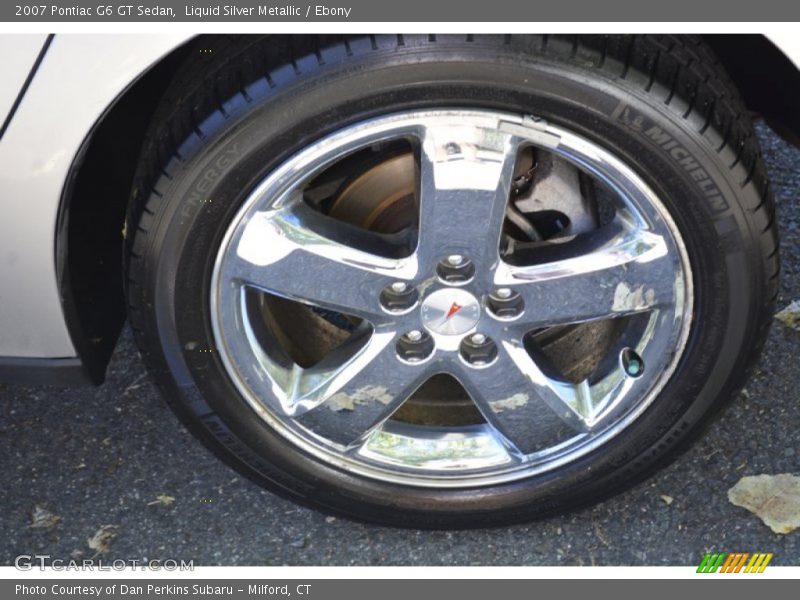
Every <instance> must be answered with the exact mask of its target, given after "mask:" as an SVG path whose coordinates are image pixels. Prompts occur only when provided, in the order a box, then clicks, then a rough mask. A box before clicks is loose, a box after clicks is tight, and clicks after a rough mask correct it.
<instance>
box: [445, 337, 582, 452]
mask: <svg viewBox="0 0 800 600" xmlns="http://www.w3.org/2000/svg"><path fill="white" fill-rule="evenodd" d="M459 379H460V380H461V382H462V384H463V385H464V387H465V388H466V390H467V392H468V393H469V395H470V396H471V397H472V399H473V401H474V402H475V403H476V404H477V406H478V408H479V409H480V410H481V412H482V413H483V415H484V418H485V419H486V420H487V422H488V423H489V424H490V425H491V426H493V427H494V428H495V429H497V430H498V431H499V432H500V433H501V434H502V435H503V436H504V437H505V438H506V439H507V440H508V441H509V443H510V445H511V446H512V447H513V448H515V449H516V450H517V452H518V453H521V454H530V453H532V452H536V451H537V450H542V449H544V448H547V447H550V446H554V445H556V444H558V443H560V442H562V441H564V440H566V439H567V438H569V437H572V436H574V435H575V434H576V433H579V432H582V431H585V430H586V425H585V422H584V421H583V419H581V418H580V413H579V412H578V411H576V410H575V408H573V403H572V402H571V400H572V397H573V396H574V391H573V390H572V389H571V388H572V386H570V385H569V384H562V383H561V382H557V381H555V380H552V379H550V378H549V377H547V376H546V375H545V374H544V373H543V372H542V371H541V370H540V369H539V367H538V366H537V365H536V363H535V362H534V361H533V360H532V359H531V357H530V356H529V355H528V353H527V352H526V350H525V348H523V347H522V345H521V344H518V343H511V342H503V344H502V345H501V348H500V352H499V355H498V357H497V360H496V361H495V362H494V363H492V364H491V365H489V366H488V367H485V368H482V369H467V368H463V369H462V370H461V372H460V375H459ZM578 408H579V407H578Z"/></svg>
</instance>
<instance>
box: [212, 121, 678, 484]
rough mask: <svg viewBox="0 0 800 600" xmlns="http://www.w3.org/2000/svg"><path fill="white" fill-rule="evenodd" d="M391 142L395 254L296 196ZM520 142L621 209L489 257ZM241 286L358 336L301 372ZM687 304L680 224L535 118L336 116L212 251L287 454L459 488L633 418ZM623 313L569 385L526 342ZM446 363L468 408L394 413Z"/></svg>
mask: <svg viewBox="0 0 800 600" xmlns="http://www.w3.org/2000/svg"><path fill="white" fill-rule="evenodd" d="M392 140H405V141H407V142H408V143H409V144H410V146H411V147H412V148H413V149H414V154H415V157H416V159H415V160H416V163H415V164H416V166H415V172H416V203H417V210H418V226H417V227H416V228H415V230H414V231H413V232H411V233H409V234H408V235H407V236H406V239H409V238H408V236H409V235H410V236H411V238H410V239H412V241H413V244H412V251H411V252H408V253H402V252H394V251H391V249H389V250H387V248H386V247H384V246H383V245H382V244H383V242H386V244H388V245H390V244H391V242H392V241H393V240H396V238H398V237H402V235H400V234H395V235H382V236H378V235H367V233H365V231H364V230H361V229H358V228H357V227H353V226H351V225H348V224H345V223H342V222H341V221H338V220H335V219H332V218H329V217H328V216H326V215H322V214H320V213H318V212H316V211H314V210H313V209H311V208H310V207H309V205H308V204H307V203H306V202H305V201H304V197H303V190H304V188H305V187H306V186H307V185H308V183H309V182H310V181H312V180H313V179H314V177H316V176H318V175H319V174H320V173H322V172H323V171H325V170H326V169H329V168H331V166H332V165H335V164H337V163H340V162H341V161H342V160H343V159H346V158H347V157H349V156H352V155H353V154H354V153H356V152H358V151H361V150H363V149H365V148H369V147H371V146H375V145H379V144H382V143H386V142H387V141H392ZM528 148H535V149H537V150H541V151H544V152H548V153H551V154H552V155H553V156H555V157H556V158H557V159H558V160H561V161H563V162H564V163H565V164H569V165H571V166H572V167H574V168H576V169H577V170H579V171H581V172H582V173H584V174H585V175H586V176H589V177H591V178H592V179H593V180H595V181H596V182H598V185H602V186H603V187H604V188H605V189H607V190H609V191H610V192H611V194H612V196H613V198H614V200H613V205H614V206H613V215H612V217H611V218H610V219H609V221H608V222H607V223H605V224H604V226H603V227H598V228H597V229H596V230H595V231H593V232H592V231H590V232H586V233H583V234H581V235H574V236H567V237H565V238H564V237H562V238H558V239H553V240H552V242H551V243H545V244H543V245H542V246H541V249H542V252H537V251H536V249H537V248H538V246H537V245H536V244H533V245H532V248H533V250H532V251H531V252H529V253H528V255H526V256H528V260H524V261H523V260H516V259H514V258H513V257H512V256H511V255H508V254H507V253H505V252H504V253H501V236H502V231H503V228H504V223H505V221H506V218H507V211H508V205H509V198H510V197H511V196H512V194H513V193H514V189H515V188H514V185H515V184H514V182H515V179H516V177H517V175H518V173H517V167H518V161H519V158H520V156H521V154H522V153H523V152H524V151H525V150H526V149H528ZM554 200H557V199H554ZM545 246H546V248H545ZM253 292H265V293H268V294H270V295H274V296H277V297H279V298H284V299H289V300H293V301H298V302H301V303H303V304H305V305H308V306H311V307H314V309H315V310H318V311H321V312H327V311H332V312H334V313H338V314H342V315H348V316H349V317H351V318H352V320H353V323H354V325H353V327H352V331H351V332H350V334H349V336H348V337H347V339H346V340H344V341H343V342H342V343H341V344H340V345H339V346H338V347H336V348H335V349H334V350H333V352H331V353H330V354H329V355H328V356H326V357H324V358H323V359H322V360H320V361H319V362H317V363H316V364H314V365H311V366H306V367H301V366H300V365H298V364H296V363H295V362H293V361H292V360H291V359H290V358H289V357H287V355H286V354H285V353H282V352H280V351H277V350H276V344H275V339H274V336H273V335H272V334H271V332H270V330H269V328H268V327H265V326H264V324H263V319H262V315H261V311H259V310H257V309H256V308H254V303H253V301H252V296H253ZM692 300H693V292H692V277H691V271H690V268H689V262H688V259H687V255H686V251H685V248H684V246H683V243H682V241H681V237H680V234H679V232H678V230H677V227H676V225H675V223H674V222H673V221H672V219H671V217H670V215H669V213H668V212H667V210H666V209H665V208H664V206H663V205H662V204H661V202H660V201H659V199H658V198H657V197H656V195H655V194H654V193H653V192H652V190H650V189H649V188H648V186H647V185H646V184H645V183H644V182H643V181H642V180H641V179H640V178H639V177H638V176H637V175H636V174H635V173H634V172H633V171H632V170H631V169H630V168H628V167H627V166H626V165H625V164H624V163H622V162H621V161H620V160H619V159H617V158H616V157H614V156H613V155H611V154H610V153H609V152H607V151H606V150H604V149H603V148H601V147H599V146H597V145H596V144H594V143H592V142H590V141H588V140H587V139H584V138H582V137H580V136H578V135H575V134H574V133H571V132H569V131H567V130H565V129H562V128H560V127H556V126H554V125H551V124H548V123H546V122H544V121H542V120H540V119H537V118H534V117H528V116H519V115H513V114H505V113H498V112H492V111H467V110H425V111H410V112H404V113H400V114H393V115H390V116H386V117H380V118H375V119H371V120H368V121H364V122H361V123H357V124H355V125H352V126H349V127H347V128H346V129H343V130H340V131H338V132H337V133H335V134H333V135H330V136H328V137H325V138H323V139H321V140H319V141H318V142H316V143H314V144H312V145H311V146H309V147H308V148H306V149H305V150H304V151H302V152H300V153H299V154H297V155H295V156H294V157H293V158H291V159H289V160H288V161H286V162H285V163H283V165H282V166H280V167H279V168H278V169H277V170H275V171H274V172H272V173H271V174H270V175H269V176H268V177H267V178H266V179H265V180H264V181H263V182H262V183H261V184H260V185H258V186H257V187H256V189H255V190H254V191H253V192H252V194H251V195H250V196H249V198H248V199H247V200H246V202H245V203H244V205H243V206H242V208H241V209H240V210H239V212H238V213H237V214H236V216H235V217H234V219H233V221H232V223H231V225H230V227H229V228H228V231H227V233H226V235H225V237H224V239H223V241H222V244H221V246H220V249H219V252H218V254H217V258H216V262H215V265H214V271H213V277H212V282H211V320H212V327H213V331H214V337H215V341H216V344H217V350H218V351H219V355H220V358H221V360H222V362H223V364H224V366H225V369H226V371H227V373H228V375H229V376H230V378H231V380H232V381H233V383H234V385H235V386H236V387H237V389H238V390H239V391H240V392H241V394H242V395H243V396H244V398H245V399H246V400H247V402H248V403H249V404H250V406H251V407H252V408H253V410H254V411H255V413H256V415H257V416H258V418H261V419H263V420H264V421H265V422H266V423H267V424H268V425H269V426H271V427H272V428H274V429H275V430H276V431H277V432H279V433H280V434H281V435H282V436H284V437H285V438H286V439H287V440H288V441H289V442H291V443H292V444H294V445H296V446H297V447H298V448H299V449H302V450H303V451H305V452H307V453H310V454H312V455H314V456H316V457H318V458H320V459H322V460H325V461H327V462H329V463H331V464H333V465H335V466H338V467H340V468H342V469H345V470H348V471H350V472H353V473H357V474H359V475H362V476H366V477H371V478H374V479H378V480H382V481H391V482H396V483H403V484H408V485H416V486H431V487H469V486H479V485H489V484H494V483H499V482H506V481H511V480H515V479H520V478H524V477H528V476H530V475H532V474H535V473H537V472H541V471H544V470H547V469H551V468H554V467H556V466H558V465H562V464H565V463H567V462H570V461H573V460H575V459H576V458H578V457H580V456H582V455H585V454H586V453H588V452H591V451H592V450H593V449H594V448H597V447H598V446H600V445H602V444H604V443H606V442H607V441H608V440H609V439H611V438H612V437H613V436H614V435H616V434H617V433H619V432H620V431H621V430H622V429H624V428H625V427H626V426H628V425H629V424H630V423H631V422H632V421H634V420H635V419H636V418H637V417H638V416H640V415H641V413H642V412H643V411H644V410H645V409H646V408H647V406H648V405H649V404H650V403H651V402H652V401H653V399H654V398H655V397H656V396H657V395H658V393H659V391H660V390H661V388H662V387H663V385H664V384H665V382H666V381H667V380H668V378H669V377H670V375H671V374H672V372H673V370H674V369H675V366H676V364H677V362H678V360H679V359H680V357H681V354H682V351H683V347H684V345H685V343H686V339H687V336H688V332H689V327H690V322H691V314H692ZM498 307H501V308H502V310H500V309H499V308H498ZM617 319H629V320H630V321H631V323H633V324H632V325H631V326H629V327H625V328H623V329H622V330H621V333H620V334H619V335H618V336H617V337H616V338H615V339H614V340H613V343H611V344H610V345H609V348H608V352H607V353H606V357H605V358H604V361H603V362H602V365H603V366H602V368H600V369H599V370H598V371H597V372H596V374H595V375H592V376H587V377H585V378H583V379H582V380H580V381H571V380H569V379H568V378H564V377H562V376H560V375H559V374H558V373H557V369H554V368H553V366H552V364H550V361H548V360H547V358H546V357H545V356H543V355H542V354H540V353H537V351H536V349H535V348H532V347H531V344H530V343H529V339H530V335H531V333H532V332H541V331H544V330H547V329H548V328H552V327H555V326H563V325H570V324H579V323H591V322H597V321H600V320H617ZM634 322H635V323H634ZM292 341H293V342H294V343H296V344H301V345H302V344H304V343H307V342H309V340H292ZM441 373H446V374H448V375H450V376H452V377H453V378H455V379H456V380H457V381H458V382H459V383H460V384H461V385H462V386H463V387H464V389H465V390H466V391H467V393H468V394H469V397H470V398H471V400H472V402H474V404H475V406H477V408H478V410H479V411H480V415H481V416H482V419H481V422H476V423H474V424H468V425H452V426H443V425H434V426H430V425H422V424H418V423H410V422H407V421H403V420H401V419H395V418H393V415H396V414H397V412H398V409H399V408H400V407H401V406H402V405H403V404H404V403H405V402H406V401H407V400H408V399H409V397H411V395H412V394H413V393H414V392H415V390H417V389H418V388H419V387H420V386H421V385H422V384H423V383H425V382H426V381H427V380H429V379H430V378H431V377H433V376H434V375H437V374H441Z"/></svg>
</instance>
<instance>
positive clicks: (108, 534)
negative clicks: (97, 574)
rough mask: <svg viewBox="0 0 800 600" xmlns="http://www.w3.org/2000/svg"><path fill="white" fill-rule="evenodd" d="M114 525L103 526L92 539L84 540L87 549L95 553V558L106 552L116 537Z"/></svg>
mask: <svg viewBox="0 0 800 600" xmlns="http://www.w3.org/2000/svg"><path fill="white" fill-rule="evenodd" d="M116 529H117V526H116V525H103V526H102V527H101V528H100V529H98V530H97V533H95V534H94V535H93V536H92V537H90V538H89V539H88V540H86V543H87V544H89V548H91V549H92V550H94V551H95V552H96V554H95V556H97V555H98V554H102V553H104V552H106V551H107V550H108V548H109V546H110V545H111V541H112V540H113V539H114V538H115V537H117V532H116Z"/></svg>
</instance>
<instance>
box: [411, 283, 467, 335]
mask: <svg viewBox="0 0 800 600" xmlns="http://www.w3.org/2000/svg"><path fill="white" fill-rule="evenodd" d="M421 315H422V324H423V325H424V326H425V328H426V329H427V330H428V331H431V332H433V333H438V334H440V335H463V334H464V333H466V332H467V331H469V330H470V329H472V328H473V327H475V325H476V324H477V322H478V320H479V319H480V318H481V305H480V303H479V302H478V299H477V298H475V296H473V295H472V294H470V293H469V292H465V291H464V290H459V289H455V288H445V289H441V290H436V291H435V292H433V293H432V294H431V295H430V296H428V297H427V298H425V300H424V301H423V302H422V308H421Z"/></svg>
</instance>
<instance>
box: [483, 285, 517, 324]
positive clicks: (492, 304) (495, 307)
mask: <svg viewBox="0 0 800 600" xmlns="http://www.w3.org/2000/svg"><path fill="white" fill-rule="evenodd" d="M486 308H487V309H488V310H489V312H490V313H491V314H492V315H494V316H495V317H496V318H498V319H501V320H506V321H507V320H511V319H516V318H517V317H519V316H520V315H521V314H522V313H523V311H524V310H525V302H524V301H523V300H522V296H520V295H519V292H515V291H514V290H512V289H511V288H499V289H496V290H495V291H494V292H492V293H491V294H489V297H488V298H487V299H486Z"/></svg>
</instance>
